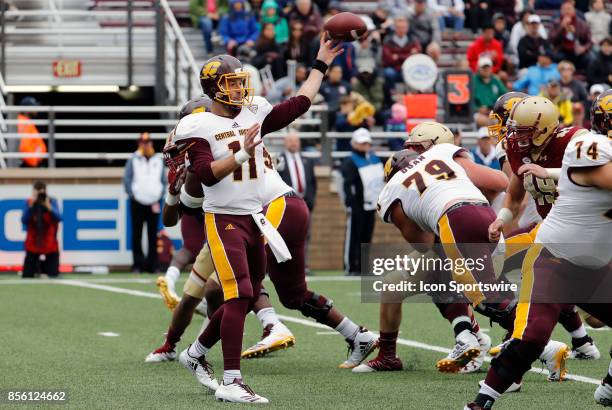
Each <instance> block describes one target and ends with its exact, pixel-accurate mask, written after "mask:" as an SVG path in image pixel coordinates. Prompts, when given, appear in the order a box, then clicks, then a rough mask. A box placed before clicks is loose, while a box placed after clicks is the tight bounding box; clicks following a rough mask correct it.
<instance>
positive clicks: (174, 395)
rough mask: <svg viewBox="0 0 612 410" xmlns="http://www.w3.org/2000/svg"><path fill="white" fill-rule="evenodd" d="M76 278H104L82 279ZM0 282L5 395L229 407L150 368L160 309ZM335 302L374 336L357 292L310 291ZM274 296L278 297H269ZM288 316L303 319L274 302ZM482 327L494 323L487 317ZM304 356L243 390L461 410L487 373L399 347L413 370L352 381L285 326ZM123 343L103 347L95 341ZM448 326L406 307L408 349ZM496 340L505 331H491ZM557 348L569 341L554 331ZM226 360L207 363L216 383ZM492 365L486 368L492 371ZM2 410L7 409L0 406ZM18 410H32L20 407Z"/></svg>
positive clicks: (544, 402)
mask: <svg viewBox="0 0 612 410" xmlns="http://www.w3.org/2000/svg"><path fill="white" fill-rule="evenodd" d="M67 278H69V279H74V278H77V279H78V278H87V279H85V280H90V279H94V280H96V279H98V277H93V278H92V276H88V275H82V276H74V275H71V276H68V277H67ZM99 278H102V279H103V280H108V279H124V278H140V279H149V280H150V281H151V282H150V283H104V285H107V286H113V287H120V288H124V289H134V290H141V291H145V292H151V293H155V292H156V289H155V286H154V283H153V280H154V277H153V276H145V275H141V276H134V275H115V274H114V275H110V276H103V277H99ZM5 279H15V277H6V276H3V277H2V278H1V279H0V300H1V301H2V303H1V306H2V308H1V311H0V329H2V331H1V334H2V335H3V337H2V340H3V341H4V343H3V346H4V351H3V355H2V358H1V359H0V390H6V389H22V390H24V389H30V390H31V389H34V390H36V389H47V390H48V389H62V390H67V391H68V394H69V401H68V403H67V405H66V407H69V408H75V409H89V408H114V409H122V408H186V409H187V408H189V409H191V408H229V407H231V405H227V404H219V403H216V402H215V401H214V398H213V397H212V396H210V395H207V394H205V393H204V392H203V390H202V389H201V388H200V386H199V385H198V384H197V382H196V381H195V379H194V378H193V377H192V376H191V375H190V374H189V373H188V372H187V371H186V370H185V369H183V368H182V367H180V365H178V364H177V363H164V364H156V365H151V364H145V363H144V362H143V359H144V356H145V355H146V354H147V353H148V352H149V351H151V350H152V349H154V348H156V347H158V345H160V344H161V341H162V333H163V332H164V331H165V329H166V328H167V325H168V321H169V319H170V312H169V311H168V310H167V309H166V308H165V307H164V306H163V305H162V302H161V301H160V300H158V299H153V298H147V297H139V296H132V295H125V294H116V293H111V292H107V291H103V290H97V289H86V288H80V287H74V286H67V285H62V284H61V283H59V282H57V283H51V284H37V285H23V284H14V285H13V284H10V285H9V284H2V283H1V282H2V281H3V280H5ZM311 287H312V288H313V289H314V290H317V291H319V292H321V293H324V294H326V295H328V296H330V297H331V298H332V299H334V301H335V304H336V306H337V307H339V308H340V309H341V310H342V311H343V312H345V313H347V314H349V316H351V317H352V318H353V319H354V320H355V321H357V322H359V323H361V324H364V325H366V326H369V327H372V328H376V327H377V321H378V306H377V305H375V304H362V303H360V299H359V296H358V292H359V282H346V281H325V282H316V283H313V284H312V286H311ZM269 288H272V287H271V286H269ZM272 298H273V301H274V303H275V306H276V308H277V311H278V312H279V313H280V314H283V315H289V316H294V317H301V316H300V315H299V314H297V313H296V312H292V311H288V310H286V309H284V308H282V307H281V306H279V305H278V303H277V302H276V297H275V296H274V295H273V296H272ZM480 323H481V325H482V327H484V328H489V324H488V323H487V322H486V321H485V320H484V318H480ZM200 324H201V319H200V318H199V317H198V318H197V319H196V323H194V324H193V325H192V327H191V328H190V329H189V330H188V332H187V334H186V335H185V336H184V338H183V342H182V343H181V348H182V347H185V346H186V345H187V343H188V342H189V341H191V340H193V338H194V337H195V336H196V333H197V330H198V329H199V327H200ZM287 324H288V326H289V327H290V328H291V330H292V331H293V332H294V334H295V336H296V338H297V345H296V346H295V347H294V348H292V349H290V350H288V351H283V352H277V353H274V354H272V355H270V356H269V357H266V358H262V359H254V360H247V361H243V375H244V376H245V378H246V381H247V382H248V383H249V384H250V385H251V386H252V387H253V388H254V389H255V390H256V391H257V392H258V393H260V394H262V395H264V396H266V397H268V398H269V399H270V401H271V405H270V406H268V407H270V408H279V409H281V408H283V409H287V408H313V409H314V408H317V409H332V408H333V409H340V408H342V409H344V408H346V409H378V408H384V409H395V408H397V409H461V408H463V405H464V404H465V403H466V402H467V401H470V400H471V399H473V397H474V395H475V393H476V391H477V382H478V380H480V379H482V378H483V377H484V373H477V374H471V375H444V374H440V373H438V372H437V371H436V369H435V367H434V364H435V361H436V360H437V359H438V358H440V357H442V356H443V355H442V354H441V353H436V352H431V351H427V350H422V349H416V348H411V347H406V346H399V349H398V354H399V355H400V357H401V358H402V360H403V362H404V365H405V367H406V370H405V371H403V372H395V373H380V374H367V375H356V374H352V373H351V372H350V371H346V370H343V369H338V368H337V365H338V364H339V363H340V362H341V361H342V360H344V358H345V351H346V345H345V344H344V342H343V340H342V339H341V338H340V337H338V336H336V335H329V334H317V332H321V331H322V329H318V328H314V327H308V326H305V325H302V324H297V323H287ZM104 331H108V332H115V333H119V334H120V336H119V337H102V336H99V335H98V334H97V333H98V332H104ZM260 332H261V327H260V325H259V323H258V322H257V320H256V318H254V317H252V316H250V317H249V318H248V319H247V325H246V329H245V341H244V344H245V346H246V345H247V344H251V343H254V342H256V341H257V340H258V338H259V335H260ZM451 333H452V332H451V330H450V328H449V326H448V324H447V323H446V322H445V321H444V320H443V319H442V318H441V317H440V315H439V314H438V312H437V309H436V308H435V307H434V306H433V305H429V304H411V305H406V306H404V323H403V325H402V333H401V335H400V337H401V338H404V339H410V340H416V341H420V342H424V343H428V344H432V345H436V346H443V347H447V348H450V347H452V344H453V339H452V334H451ZM591 334H592V336H593V337H594V338H595V340H596V342H597V344H598V345H599V347H600V350H601V351H602V353H604V354H603V358H602V359H601V360H599V361H596V362H577V361H571V362H570V371H571V372H572V373H575V374H580V375H583V376H588V377H592V378H600V377H601V376H602V375H604V374H605V372H606V369H607V367H608V357H607V354H605V353H606V352H607V350H608V347H609V346H610V344H611V342H612V332H610V331H600V332H591ZM491 335H492V336H493V338H494V340H499V337H500V336H501V332H500V329H499V328H497V327H496V328H494V329H492V330H491ZM555 337H556V338H557V339H558V340H562V341H565V342H568V336H567V335H566V334H564V332H563V331H562V330H561V331H560V330H557V331H556V333H555ZM219 351H220V350H219V349H218V348H215V350H214V351H213V353H212V354H211V355H210V361H211V362H212V364H213V365H214V367H215V369H217V373H218V374H220V373H221V369H222V363H221V357H220V354H219ZM486 366H488V365H486V364H485V367H486ZM594 389H595V386H594V385H592V384H586V383H581V382H575V381H571V382H564V383H550V382H547V381H546V378H545V377H544V376H542V375H538V374H534V373H530V374H528V376H527V377H526V378H525V384H524V386H523V391H522V392H521V393H519V394H511V395H507V396H504V397H503V398H502V399H501V400H500V401H499V402H498V405H497V406H496V408H499V409H587V408H597V406H595V405H594V404H593V390H594ZM0 407H1V406H0ZM20 408H25V407H24V406H20Z"/></svg>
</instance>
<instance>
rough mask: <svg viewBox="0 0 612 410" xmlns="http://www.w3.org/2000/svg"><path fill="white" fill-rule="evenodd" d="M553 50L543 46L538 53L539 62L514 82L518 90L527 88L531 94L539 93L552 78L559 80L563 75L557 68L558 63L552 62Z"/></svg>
mask: <svg viewBox="0 0 612 410" xmlns="http://www.w3.org/2000/svg"><path fill="white" fill-rule="evenodd" d="M552 57H553V56H552V52H551V51H550V50H548V49H546V47H541V48H540V52H539V55H538V63H537V64H536V65H532V66H531V67H529V69H528V70H527V72H526V73H525V75H523V76H522V77H521V78H519V79H518V80H517V81H515V82H514V89H515V90H517V91H524V90H527V94H529V95H538V94H539V93H540V91H541V90H540V88H541V87H542V86H544V85H546V83H547V82H548V80H550V79H551V78H554V79H556V80H559V79H560V78H561V76H560V75H559V71H558V70H557V64H555V63H553V62H552Z"/></svg>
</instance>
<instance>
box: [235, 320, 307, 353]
mask: <svg viewBox="0 0 612 410" xmlns="http://www.w3.org/2000/svg"><path fill="white" fill-rule="evenodd" d="M294 345H295V336H293V334H292V333H291V331H290V330H289V329H287V327H286V326H285V325H283V324H282V323H278V324H275V325H268V326H266V328H265V329H264V333H263V336H262V338H261V340H260V341H259V342H257V343H256V344H255V345H254V346H251V347H249V348H248V349H246V350H245V351H244V352H242V355H241V357H242V358H243V359H254V358H257V357H263V356H265V355H267V354H268V353H272V352H275V351H277V350H283V349H288V348H290V347H292V346H294Z"/></svg>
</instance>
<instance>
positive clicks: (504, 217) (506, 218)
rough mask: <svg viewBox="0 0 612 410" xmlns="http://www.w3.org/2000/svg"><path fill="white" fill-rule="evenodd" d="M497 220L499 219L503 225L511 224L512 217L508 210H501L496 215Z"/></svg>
mask: <svg viewBox="0 0 612 410" xmlns="http://www.w3.org/2000/svg"><path fill="white" fill-rule="evenodd" d="M497 219H500V220H501V221H502V222H503V223H504V224H507V223H510V222H512V220H513V219H514V215H513V214H512V211H511V210H509V209H508V208H502V209H500V210H499V212H498V213H497Z"/></svg>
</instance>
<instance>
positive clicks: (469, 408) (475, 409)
mask: <svg viewBox="0 0 612 410" xmlns="http://www.w3.org/2000/svg"><path fill="white" fill-rule="evenodd" d="M463 410H484V409H483V408H482V407H480V406H479V405H478V404H476V403H474V402H472V403H468V404H466V405H465V406H464V407H463Z"/></svg>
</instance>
